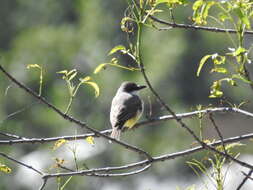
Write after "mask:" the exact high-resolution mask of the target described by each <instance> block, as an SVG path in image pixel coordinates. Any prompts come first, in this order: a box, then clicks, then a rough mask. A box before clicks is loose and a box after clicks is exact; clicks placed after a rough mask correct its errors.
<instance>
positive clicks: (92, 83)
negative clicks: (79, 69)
mask: <svg viewBox="0 0 253 190" xmlns="http://www.w3.org/2000/svg"><path fill="white" fill-rule="evenodd" d="M85 84H88V85H90V86H92V87H93V88H94V90H95V97H96V98H97V97H98V96H99V87H98V85H97V83H95V82H85Z"/></svg>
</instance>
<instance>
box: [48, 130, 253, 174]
mask: <svg viewBox="0 0 253 190" xmlns="http://www.w3.org/2000/svg"><path fill="white" fill-rule="evenodd" d="M252 137H253V133H251V134H247V135H242V136H236V137H232V138H227V139H224V140H223V143H224V144H228V143H233V142H238V141H241V140H246V139H251V138H252ZM221 144H222V142H221V141H220V140H219V141H216V142H214V143H210V144H208V145H209V146H212V147H215V146H219V145H221ZM203 150H205V147H203V146H198V147H194V148H190V149H187V150H184V151H179V152H175V153H171V154H164V155H160V156H157V157H153V159H152V160H151V161H150V160H142V161H140V162H135V163H131V164H127V165H123V166H117V167H106V168H96V169H89V170H80V171H76V172H74V171H73V172H66V173H55V174H47V175H45V176H46V178H53V177H62V176H75V175H78V176H80V175H91V174H94V173H96V174H97V173H99V172H106V173H107V172H112V171H117V170H128V169H131V168H136V167H141V166H147V165H149V164H150V163H156V162H162V161H166V160H172V159H175V158H178V157H183V156H188V155H190V154H193V153H196V152H199V151H203ZM119 174H120V173H119ZM116 175H117V174H116ZM98 177H99V176H98ZM102 177H105V176H102ZM108 177H110V176H108Z"/></svg>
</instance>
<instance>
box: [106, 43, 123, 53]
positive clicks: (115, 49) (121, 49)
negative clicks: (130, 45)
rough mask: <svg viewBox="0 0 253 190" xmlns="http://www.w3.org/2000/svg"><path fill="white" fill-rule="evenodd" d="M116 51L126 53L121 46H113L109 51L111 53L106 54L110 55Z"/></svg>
mask: <svg viewBox="0 0 253 190" xmlns="http://www.w3.org/2000/svg"><path fill="white" fill-rule="evenodd" d="M118 51H126V47H125V46H122V45H118V46H115V47H114V48H112V49H111V51H110V52H109V53H108V55H112V54H114V53H116V52H118Z"/></svg>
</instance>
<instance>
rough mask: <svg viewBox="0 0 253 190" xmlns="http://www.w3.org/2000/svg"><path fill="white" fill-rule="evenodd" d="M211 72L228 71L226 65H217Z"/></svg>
mask: <svg viewBox="0 0 253 190" xmlns="http://www.w3.org/2000/svg"><path fill="white" fill-rule="evenodd" d="M210 72H211V73H213V72H216V73H227V72H228V71H227V69H226V68H224V67H215V68H213V69H212V70H211V71H210Z"/></svg>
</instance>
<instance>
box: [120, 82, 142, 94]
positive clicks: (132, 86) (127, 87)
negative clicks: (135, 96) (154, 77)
mask: <svg viewBox="0 0 253 190" xmlns="http://www.w3.org/2000/svg"><path fill="white" fill-rule="evenodd" d="M144 88H146V86H144V85H137V84H136V83H134V82H128V81H126V82H123V83H122V84H121V85H120V88H119V90H120V91H123V92H128V93H136V92H138V91H139V90H141V89H144Z"/></svg>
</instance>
